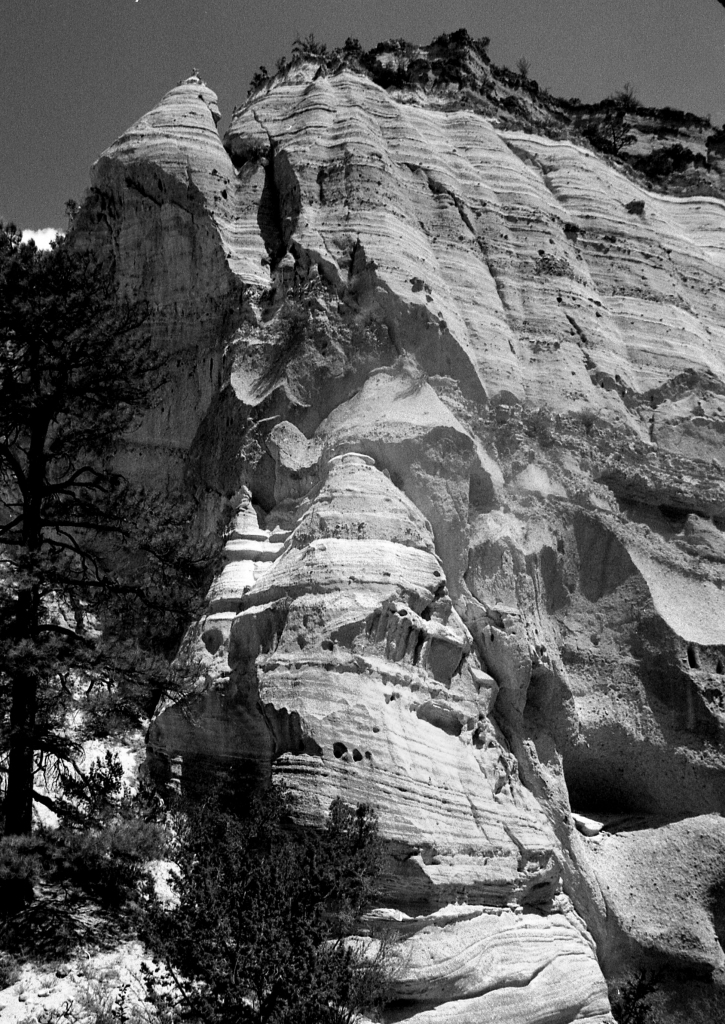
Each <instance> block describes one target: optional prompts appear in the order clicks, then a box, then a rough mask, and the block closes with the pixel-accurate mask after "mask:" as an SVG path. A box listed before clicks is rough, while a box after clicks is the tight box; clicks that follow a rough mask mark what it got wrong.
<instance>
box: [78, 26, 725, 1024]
mask: <svg viewBox="0 0 725 1024" xmlns="http://www.w3.org/2000/svg"><path fill="white" fill-rule="evenodd" d="M456 36H460V33H458V34H456ZM445 38H446V39H447V38H448V37H445ZM470 43H471V41H468V42H466V40H465V39H464V40H463V43H462V44H461V42H460V39H459V40H458V42H456V43H455V45H453V44H450V61H449V62H448V64H446V65H445V66H446V67H447V66H448V65H449V64H450V65H451V66H452V65H455V67H457V68H458V67H459V66H464V69H465V73H466V75H468V78H465V76H464V77H463V78H461V77H460V74H459V78H458V79H457V80H456V78H455V76H453V77H451V76H449V77H448V78H445V77H443V78H442V77H441V75H440V74H439V73H438V71H436V70H435V68H436V67H437V65H435V61H434V60H433V56H435V54H439V53H440V52H441V51H443V52H444V56H445V53H447V52H448V51H446V46H448V45H449V44H448V43H446V42H441V41H440V40H439V41H437V44H436V45H437V49H435V47H434V48H431V49H429V50H424V49H422V50H421V49H419V50H417V51H415V52H413V53H412V55H411V54H407V55H406V54H403V55H402V56H401V54H400V53H399V52H397V51H396V49H395V47H388V49H385V48H384V47H383V48H382V49H381V48H378V49H379V50H380V53H379V54H378V55H377V56H375V54H376V53H377V51H374V52H373V57H374V59H373V58H371V57H370V55H365V56H366V60H367V64H366V63H365V61H362V62H361V60H359V59H357V57H355V55H354V54H353V55H352V56H351V55H350V54H349V53H347V54H338V55H337V56H336V58H335V59H333V60H331V61H329V60H328V61H327V62H325V60H323V59H322V58H318V57H314V56H312V57H310V58H309V59H305V58H304V57H301V58H299V59H297V60H296V61H294V62H293V63H292V64H291V65H289V66H287V67H286V68H285V69H284V70H283V71H282V72H281V73H279V74H278V75H277V76H275V77H274V78H273V79H272V80H269V81H267V82H266V83H264V84H263V85H262V86H261V87H260V88H257V89H256V90H255V91H253V92H252V94H251V95H250V97H249V98H248V100H247V102H246V103H245V104H244V105H243V106H242V107H241V108H240V109H238V110H236V111H235V113H234V116H233V118H232V122H231V125H230V127H229V130H228V132H227V133H226V136H225V138H224V140H223V142H222V140H220V138H219V135H218V134H217V130H216V121H217V120H218V111H217V106H216V97H215V96H214V94H213V93H212V92H211V91H210V90H209V89H208V88H207V87H206V86H205V85H203V83H202V82H201V81H200V80H199V79H198V78H196V77H192V78H191V79H187V81H186V82H184V83H182V84H181V85H179V86H178V87H177V88H176V89H173V90H172V91H171V92H170V93H169V94H168V95H167V96H166V97H165V98H164V99H163V100H162V101H161V103H160V104H159V105H158V106H157V107H156V108H155V109H154V110H153V111H152V112H151V113H150V114H148V115H146V117H144V118H142V119H141V121H139V122H138V123H137V124H136V125H135V126H134V127H133V128H131V129H130V130H129V131H128V132H127V133H126V134H125V135H124V136H123V137H122V138H121V139H119V140H118V142H116V143H115V144H114V145H113V146H111V147H110V149H109V150H107V151H106V153H104V154H103V156H102V157H101V159H100V160H99V161H98V163H97V164H96V165H95V167H94V170H93V184H92V189H91V193H90V195H89V197H88V199H87V201H86V203H85V206H84V208H83V210H82V211H81V213H80V215H79V217H78V219H77V223H76V232H77V234H78V236H79V238H81V239H84V240H86V241H89V242H90V243H91V244H93V245H94V246H96V247H97V248H98V249H99V250H106V251H111V252H112V253H113V255H114V257H115V259H116V265H117V268H118V273H119V277H120V280H121V281H122V283H123V284H124V286H125V287H126V288H128V289H130V290H132V291H134V292H142V293H143V294H144V296H145V297H147V299H148V300H149V301H150V302H151V304H152V305H153V306H154V309H155V314H154V317H155V319H154V331H155V339H156V342H157V344H159V345H160V346H165V347H166V349H167V350H168V351H169V352H170V353H171V354H172V355H173V357H174V359H175V361H176V370H175V376H174V380H173V381H172V383H171V385H170V386H169V388H168V389H167V392H166V393H165V396H164V399H163V402H162V404H161V405H160V406H159V407H158V408H157V409H155V410H154V411H153V413H152V414H150V415H149V417H148V418H147V420H146V422H145V423H144V424H143V426H142V428H141V429H140V430H139V432H138V433H137V434H136V435H135V436H134V437H133V438H131V439H129V442H128V445H127V453H126V455H125V457H124V458H125V467H126V469H127V471H129V472H131V473H132V474H134V475H135V476H136V478H137V479H139V480H142V481H144V482H145V483H146V484H147V485H156V486H158V485H159V484H161V485H163V486H167V485H168V486H177V485H179V484H180V483H181V482H182V481H183V484H184V486H185V487H187V488H188V489H190V490H191V491H192V492H193V493H195V494H196V495H197V497H198V499H199V508H200V512H199V522H198V523H197V524H195V528H197V529H203V528H206V527H205V524H208V523H211V522H212V521H213V520H214V515H213V514H212V513H214V514H215V513H216V512H218V511H219V510H221V509H224V508H227V509H229V510H230V511H231V515H230V516H229V526H228V529H227V534H226V537H225V548H224V554H225V565H224V568H223V570H222V571H221V573H220V574H219V576H218V577H217V578H216V579H215V581H214V583H213V585H212V587H211V590H210V592H209V595H208V611H207V614H206V616H205V617H204V618H202V620H200V621H199V622H198V623H196V624H194V625H192V626H191V627H190V629H189V632H188V634H187V637H186V639H185V641H184V644H183V646H182V650H181V652H180V654H179V658H178V659H177V666H178V675H179V680H180V685H182V687H183V690H184V694H185V696H184V697H183V698H182V699H180V700H179V701H178V702H176V703H173V704H169V705H168V706H165V707H163V708H161V709H159V714H158V715H157V717H156V718H155V720H154V722H153V724H152V726H151V730H150V733H149V747H148V749H149V763H150V766H151V768H152V771H153V772H154V773H155V776H156V778H157V779H158V780H159V781H160V782H161V783H162V784H164V783H166V782H168V781H169V779H173V780H174V781H175V784H179V774H181V779H182V780H183V779H184V778H188V779H192V778H193V777H194V773H195V772H196V771H197V770H200V769H205V768H207V767H208V766H209V765H216V766H219V765H227V766H229V765H233V766H234V767H235V768H237V769H241V770H242V771H243V772H245V773H246V774H247V775H248V776H249V778H250V779H252V780H265V779H268V778H269V777H270V775H272V776H274V777H275V778H280V779H283V780H284V781H285V782H286V784H287V785H288V786H289V788H290V789H292V790H293V791H294V792H295V793H297V794H298V795H299V798H300V799H299V803H298V807H299V813H300V817H301V819H302V820H304V821H306V822H308V823H309V825H310V827H314V826H315V824H316V823H319V821H320V820H321V818H322V816H323V815H324V813H325V811H326V809H327V807H328V806H329V803H330V800H331V799H332V798H333V797H334V796H335V795H337V794H340V795H342V796H343V797H344V798H345V799H346V800H348V801H350V802H356V801H360V800H365V801H368V802H370V803H372V804H374V805H375V806H376V807H377V809H378V812H379V815H380V821H381V826H382V831H383V834H384V836H385V838H386V840H387V842H388V851H389V865H388V868H389V869H388V873H387V875H386V906H385V907H381V908H380V909H379V910H378V911H376V912H375V913H374V914H373V915H372V918H371V920H373V922H374V924H375V927H377V928H378V929H383V930H385V929H392V930H393V931H395V932H396V934H397V935H398V937H399V946H398V950H399V955H400V965H401V966H400V970H399V972H398V981H397V998H398V1002H397V1003H396V1008H395V1009H394V1010H393V1011H391V1012H392V1016H391V1018H390V1019H391V1020H392V1019H395V1020H410V1021H415V1022H420V1024H423V1022H426V1024H428V1022H430V1024H443V1022H447V1021H449V1020H450V1021H457V1022H458V1021H471V1022H473V1021H488V1020H496V1021H498V1022H501V1024H504V1022H505V1024H513V1022H516V1024H535V1022H539V1021H541V1022H543V1021H547V1022H557V1024H565V1022H570V1021H574V1020H587V1021H589V1022H594V1021H601V1022H604V1021H607V1020H610V1019H611V1018H610V1017H609V1003H608V999H607V985H606V982H605V976H606V978H607V980H608V981H609V982H610V986H611V988H612V990H614V989H616V987H617V985H619V984H621V983H622V982H624V981H626V979H627V978H628V977H633V976H636V975H637V974H638V973H639V972H642V971H651V972H654V973H655V974H656V975H657V976H658V977H659V978H661V979H664V980H663V982H662V988H663V990H665V989H667V991H668V993H669V995H670V996H672V998H673V999H674V1001H675V1003H677V1005H679V1006H680V1009H681V1008H682V1007H683V1006H684V1007H686V1006H687V1005H688V1000H690V1001H691V1003H692V1005H693V1006H694V1005H695V1002H694V1001H696V1000H697V999H699V998H701V996H702V991H703V986H704V987H705V988H706V989H707V991H708V992H717V991H719V987H720V986H721V985H722V984H723V981H724V979H725V974H724V967H725V954H724V953H723V945H722V943H723V941H725V940H724V939H723V935H724V934H725V917H724V916H723V915H724V913H725V911H724V909H723V908H724V906H725V904H724V903H723V896H722V893H723V891H724V887H725V859H724V857H723V854H725V829H724V828H723V825H722V819H721V817H720V815H721V813H722V811H723V809H724V807H725V755H724V752H723V746H722V731H723V724H724V723H725V704H724V701H725V590H724V589H723V588H724V586H725V536H724V535H723V528H724V527H725V483H724V481H723V465H724V463H725V452H724V451H723V437H724V435H725V202H724V201H723V200H722V199H721V198H719V197H718V195H717V194H715V193H716V192H717V188H716V184H717V181H718V180H719V174H720V171H719V169H718V166H719V165H717V163H713V164H711V165H708V170H707V174H708V175H709V178H708V181H709V183H710V184H709V186H708V187H709V189H710V192H711V194H710V195H708V196H693V195H668V194H665V193H664V192H663V191H659V192H654V191H650V190H647V189H646V188H645V185H644V181H643V179H641V178H638V177H637V176H636V175H635V174H634V172H632V171H630V170H629V169H628V168H625V167H624V166H623V165H622V164H621V163H619V162H618V161H616V160H615V159H613V158H611V157H605V156H602V155H601V154H600V153H597V152H596V151H594V150H593V149H592V148H591V146H589V145H588V144H587V143H586V142H585V141H584V140H583V138H582V137H581V136H578V135H576V132H575V131H574V128H573V127H572V128H571V130H567V131H563V130H561V129H560V126H559V127H558V128H557V129H556V131H553V130H552V131H549V133H548V134H546V133H545V126H544V127H542V125H543V121H542V120H541V119H542V118H543V114H541V111H542V110H543V109H544V108H543V107H542V106H541V104H542V103H544V100H541V99H540V98H538V97H537V96H536V95H535V94H534V92H532V88H531V86H530V84H528V83H519V85H516V83H515V82H514V84H513V85H512V84H511V82H512V79H515V78H516V76H512V75H511V73H509V74H508V76H506V75H503V74H497V72H496V69H492V68H491V66H490V65H489V64H488V62H487V58H486V57H485V52H484V51H485V48H483V47H481V46H478V48H477V47H476V46H475V45H472V44H471V45H469V44H470ZM434 50H435V54H434ZM416 54H417V56H416ZM461 54H463V56H461ZM432 55H433V56H432ZM353 58H354V59H353ZM371 60H372V64H371ZM416 60H417V61H418V64H415V63H414V62H415V61H416ZM436 60H439V62H440V60H442V58H440V59H439V57H436ZM396 61H397V64H396V63H395V62H396ZM406 62H407V63H406ZM421 62H422V64H421ZM431 62H432V63H431ZM373 64H374V66H375V68H377V71H375V73H373V72H371V70H370V69H371V67H372V66H373ZM444 64H445V61H444ZM423 65H427V66H428V67H433V68H434V72H435V73H434V72H428V71H426V72H425V73H424V71H420V67H421V66H423ZM413 67H415V68H417V69H418V71H416V75H417V77H416V75H413V74H412V71H410V69H411V68H413ZM401 68H403V69H404V70H406V74H407V79H406V80H404V81H402V82H401V81H399V77H400V75H398V78H396V75H395V74H394V73H393V72H396V73H398V72H400V69H401ZM383 72H385V74H383ZM457 73H458V72H457ZM385 75H389V77H390V82H387V83H386V79H385ZM436 75H437V77H436ZM426 76H427V77H426ZM404 77H405V76H404ZM381 83H382V84H381ZM471 83H473V84H471ZM524 84H525V85H526V89H525V90H524ZM484 85H485V88H484ZM474 87H475V88H474ZM519 87H520V88H519ZM476 88H477V89H478V90H479V92H478V93H476V94H475V95H473V94H474V92H475V89H476ZM517 89H519V92H518V93H517V92H516V90H517ZM522 90H524V91H522ZM526 90H528V91H526ZM514 94H515V96H514ZM471 96H473V99H471ZM511 96H514V98H515V99H516V102H517V103H518V104H519V106H520V107H521V109H522V110H524V109H525V110H527V111H528V112H529V114H530V117H531V124H528V125H526V126H522V125H521V124H520V123H518V122H517V123H514V124H512V123H511V116H510V112H511V110H512V109H513V105H512V103H511V102H509V99H510V98H511ZM474 101H475V102H474ZM547 102H548V101H547ZM497 104H498V106H497ZM537 104H538V105H537ZM516 109H518V108H516ZM507 112H508V113H507ZM521 116H523V115H519V114H517V117H518V118H519V122H520V121H521ZM547 116H548V115H547ZM557 116H558V115H557ZM537 118H538V120H537ZM517 125H518V126H517ZM523 127H527V128H528V129H529V130H526V131H525V130H522V128H523ZM532 128H533V129H534V130H531V129H532ZM698 130H699V129H698ZM552 136H554V137H552ZM565 136H568V137H565ZM703 148H704V144H703ZM713 182H715V184H713ZM718 187H721V186H718ZM182 784H183V781H182ZM371 928H372V925H371ZM372 931H373V934H375V928H372ZM602 972H603V973H602ZM668 986H669V987H668ZM673 993H674V994H673ZM668 997H669V996H668ZM673 1005H674V1004H673ZM673 1012H674V1011H673ZM672 1019H673V1020H674V1019H675V1018H674V1017H673V1018H672Z"/></svg>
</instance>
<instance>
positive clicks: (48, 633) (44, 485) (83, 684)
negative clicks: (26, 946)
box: [0, 225, 164, 834]
mask: <svg viewBox="0 0 725 1024" xmlns="http://www.w3.org/2000/svg"><path fill="white" fill-rule="evenodd" d="M147 319H148V314H147V311H146V310H145V309H144V308H143V307H142V306H140V305H138V304H132V303H129V302H128V301H124V300H123V298H122V297H121V296H119V294H118V290H117V286H116V282H115V278H114V274H113V267H112V266H109V265H104V264H102V263H100V262H99V261H98V260H97V259H96V258H95V257H94V255H93V254H92V253H90V252H84V251H79V250H78V249H77V248H75V247H74V245H73V243H72V242H71V241H68V240H60V241H57V242H56V243H55V244H54V245H53V246H52V247H51V249H50V250H49V251H40V250H38V249H37V248H36V247H35V245H34V244H33V243H32V242H31V243H28V244H25V243H23V242H22V239H21V236H20V233H19V232H18V231H17V230H16V229H15V228H14V227H13V226H12V225H10V226H8V227H3V226H2V225H0V754H2V756H3V758H4V760H3V762H1V763H0V768H2V769H3V770H4V773H5V775H6V792H5V799H4V805H3V811H4V818H5V833H6V834H22V833H27V832H29V831H30V829H31V823H32V808H33V798H34V790H33V785H34V778H35V775H36V773H37V771H38V770H39V768H40V767H42V765H43V764H46V765H47V763H48V760H49V759H50V760H52V761H53V762H54V763H55V764H56V765H61V766H63V765H68V764H72V761H73V749H72V743H71V742H70V741H69V739H68V737H67V735H66V733H65V730H64V716H65V715H66V713H67V710H68V706H69V704H70V703H72V702H73V700H74V699H75V698H76V696H77V694H78V692H79V689H81V690H84V691H85V690H87V689H90V688H92V686H93V684H94V681H96V682H97V681H98V680H99V679H102V678H103V676H104V673H108V672H109V671H112V670H113V657H112V656H111V655H110V654H109V651H108V649H107V645H106V643H105V640H104V626H105V621H104V619H106V618H108V616H109V615H110V617H111V618H114V616H115V618H116V619H117V618H118V614H119V613H120V612H121V608H120V604H119V603H122V602H123V600H124V599H126V600H128V599H130V598H136V599H138V597H139V596H140V595H141V596H142V595H143V581H142V578H141V577H142V570H141V568H140V565H139V564H138V559H136V563H137V564H133V563H134V556H129V551H128V548H129V537H130V535H131V534H132V532H133V531H134V530H135V529H136V525H137V524H136V523H135V522H134V521H133V520H134V519H137V518H139V506H138V501H137V500H136V499H134V498H133V496H132V495H131V493H130V491H129V488H128V487H127V485H126V484H125V482H124V481H123V480H122V479H121V478H120V477H119V475H118V474H117V473H115V472H114V471H113V467H112V458H113V455H114V453H115V452H116V450H117V447H118V444H119V442H120V441H121V440H122V438H123V436H124V433H125V432H126V431H128V430H129V428H130V427H131V426H132V425H133V424H134V422H135V421H136V418H137V417H138V416H139V415H140V413H141V412H142V411H143V410H144V409H145V408H147V407H148V405H149V403H150V402H151V401H152V398H153V395H154V392H155V390H156V389H157V388H158V387H159V386H160V384H161V383H162V382H163V379H164V375H163V367H162V363H161V360H160V359H159V358H158V357H157V356H156V355H155V354H154V353H153V351H152V349H151V347H150V345H149V341H148V337H147V336H146V334H145V332H144V328H145V325H146V323H147ZM114 551H115V556H118V555H119V554H121V555H123V557H122V558H119V557H114ZM124 552H125V554H124ZM124 558H125V562H126V567H125V568H126V571H125V572H124V573H119V571H118V567H119V565H120V564H121V562H122V561H123V559H124ZM130 565H132V566H133V571H131V572H129V571H127V570H128V568H129V566H130ZM114 606H115V607H114ZM127 614H128V612H127ZM117 633H118V630H117ZM127 639H128V638H126V640H127ZM126 647H128V643H126ZM116 648H117V651H118V650H120V649H122V648H123V644H121V645H116Z"/></svg>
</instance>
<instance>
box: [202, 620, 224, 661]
mask: <svg viewBox="0 0 725 1024" xmlns="http://www.w3.org/2000/svg"><path fill="white" fill-rule="evenodd" d="M201 639H202V643H203V644H204V646H205V647H206V649H207V651H208V652H209V654H216V652H217V651H218V650H219V648H220V647H221V645H222V644H223V643H224V636H223V635H222V631H221V630H220V629H217V628H216V626H212V627H211V629H205V630H204V632H203V633H202V635H201Z"/></svg>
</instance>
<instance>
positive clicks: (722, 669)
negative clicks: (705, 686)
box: [715, 658, 725, 676]
mask: <svg viewBox="0 0 725 1024" xmlns="http://www.w3.org/2000/svg"><path fill="white" fill-rule="evenodd" d="M715 671H716V672H717V674H718V675H719V676H722V675H725V662H723V660H722V658H718V659H717V665H716V666H715Z"/></svg>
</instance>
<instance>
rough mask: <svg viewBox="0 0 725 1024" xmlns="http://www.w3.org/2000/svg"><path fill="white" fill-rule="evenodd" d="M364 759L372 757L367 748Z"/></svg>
mask: <svg viewBox="0 0 725 1024" xmlns="http://www.w3.org/2000/svg"><path fill="white" fill-rule="evenodd" d="M365 759H366V760H367V761H372V759H373V755H372V754H371V753H370V751H369V750H366V751H365Z"/></svg>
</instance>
